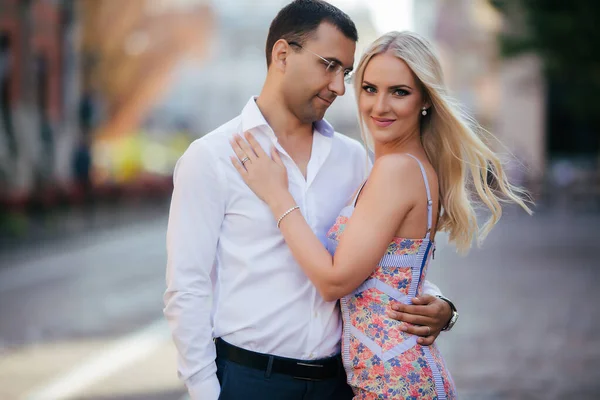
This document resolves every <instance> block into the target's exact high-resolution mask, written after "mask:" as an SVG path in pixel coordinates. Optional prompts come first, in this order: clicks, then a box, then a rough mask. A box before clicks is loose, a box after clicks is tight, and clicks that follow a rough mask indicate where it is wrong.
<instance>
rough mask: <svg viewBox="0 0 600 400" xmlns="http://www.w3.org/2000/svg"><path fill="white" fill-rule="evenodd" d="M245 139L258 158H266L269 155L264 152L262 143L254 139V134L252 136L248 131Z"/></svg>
mask: <svg viewBox="0 0 600 400" xmlns="http://www.w3.org/2000/svg"><path fill="white" fill-rule="evenodd" d="M244 137H245V138H246V140H247V141H248V143H249V144H250V148H251V149H252V151H254V154H256V155H257V156H258V158H260V157H264V156H266V155H267V153H265V151H264V150H263V148H262V146H261V145H260V143H258V141H257V140H256V139H255V138H254V135H253V134H251V133H250V132H249V131H246V132H245V133H244Z"/></svg>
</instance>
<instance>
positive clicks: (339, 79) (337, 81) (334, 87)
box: [329, 72, 346, 96]
mask: <svg viewBox="0 0 600 400" xmlns="http://www.w3.org/2000/svg"><path fill="white" fill-rule="evenodd" d="M329 90H331V91H332V92H333V93H335V94H336V95H338V96H343V95H344V93H346V84H345V82H344V73H343V72H340V73H339V74H336V75H334V76H333V78H332V79H331V82H330V83H329Z"/></svg>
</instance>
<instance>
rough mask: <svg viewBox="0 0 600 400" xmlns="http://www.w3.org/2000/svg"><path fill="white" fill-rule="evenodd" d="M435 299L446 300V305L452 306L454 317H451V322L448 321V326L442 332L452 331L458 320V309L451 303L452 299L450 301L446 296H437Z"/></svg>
mask: <svg viewBox="0 0 600 400" xmlns="http://www.w3.org/2000/svg"><path fill="white" fill-rule="evenodd" d="M435 297H437V298H438V299H441V300H444V301H445V302H446V303H448V305H449V306H450V309H451V310H452V317H450V321H448V323H447V324H446V326H444V327H443V328H442V331H445V332H447V331H449V330H450V329H452V327H453V326H454V324H456V321H457V320H458V311H456V307H455V306H454V303H453V302H451V301H450V299H448V298H446V297H444V296H440V295H436V296H435Z"/></svg>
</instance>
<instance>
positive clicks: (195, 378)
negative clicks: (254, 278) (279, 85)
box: [163, 139, 226, 400]
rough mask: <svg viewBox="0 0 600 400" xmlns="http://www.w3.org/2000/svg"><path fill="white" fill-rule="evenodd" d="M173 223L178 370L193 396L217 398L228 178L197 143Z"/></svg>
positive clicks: (170, 261)
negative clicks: (216, 279)
mask: <svg viewBox="0 0 600 400" xmlns="http://www.w3.org/2000/svg"><path fill="white" fill-rule="evenodd" d="M173 182H174V189H173V196H172V199H171V207H170V211H169V224H168V228H167V273H166V283H167V290H166V292H165V294H164V305H165V308H164V310H163V312H164V315H165V317H166V318H167V321H168V322H169V327H170V329H171V333H172V336H173V341H174V342H175V346H176V348H177V353H178V359H177V364H178V375H179V377H180V379H182V380H183V381H184V382H185V384H186V386H187V388H188V392H189V394H190V397H191V399H192V400H197V399H200V398H202V399H203V400H205V399H206V400H217V398H218V397H219V393H220V386H219V382H218V379H217V376H216V370H217V367H216V364H215V358H216V350H215V345H214V342H213V340H212V339H213V338H212V328H213V327H212V321H211V309H212V300H213V287H214V286H213V282H212V281H211V272H212V270H213V266H214V264H215V258H216V252H217V243H218V239H219V233H220V230H221V224H222V222H223V218H224V214H225V189H226V188H225V184H226V181H225V179H224V177H223V175H222V171H220V170H219V164H218V163H217V161H216V160H215V157H213V155H212V153H211V151H210V148H209V147H208V146H207V144H206V143H205V142H204V141H202V139H201V140H199V141H196V142H194V143H193V144H192V145H191V146H190V147H189V148H188V150H187V151H186V152H185V153H184V155H183V156H182V157H181V158H180V159H179V160H178V162H177V165H176V166H175V171H174V174H173Z"/></svg>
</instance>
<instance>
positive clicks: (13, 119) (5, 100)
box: [0, 0, 78, 204]
mask: <svg viewBox="0 0 600 400" xmlns="http://www.w3.org/2000/svg"><path fill="white" fill-rule="evenodd" d="M74 8H75V2H74V1H73V0H62V1H50V0H29V1H26V0H0V200H3V201H5V202H8V203H17V204H18V203H22V202H24V201H25V200H26V198H27V197H28V196H30V195H31V194H32V193H34V192H35V193H37V194H38V195H41V194H42V193H45V194H49V193H50V192H51V191H52V185H53V183H54V182H55V181H56V180H61V179H62V178H64V177H65V173H66V171H67V169H68V165H67V164H66V163H65V162H64V156H65V155H66V154H65V151H66V150H67V148H68V147H69V145H68V142H69V135H70V131H72V130H73V126H74V123H75V118H76V115H75V114H74V113H73V112H71V110H72V108H73V107H72V105H73V104H74V102H75V101H76V98H75V97H76V92H77V78H78V76H77V70H78V69H77V61H76V58H77V57H76V51H75V41H74V36H73V35H74V30H75V28H76V26H75V18H74V16H75V10H74ZM67 151H68V150H67Z"/></svg>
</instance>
